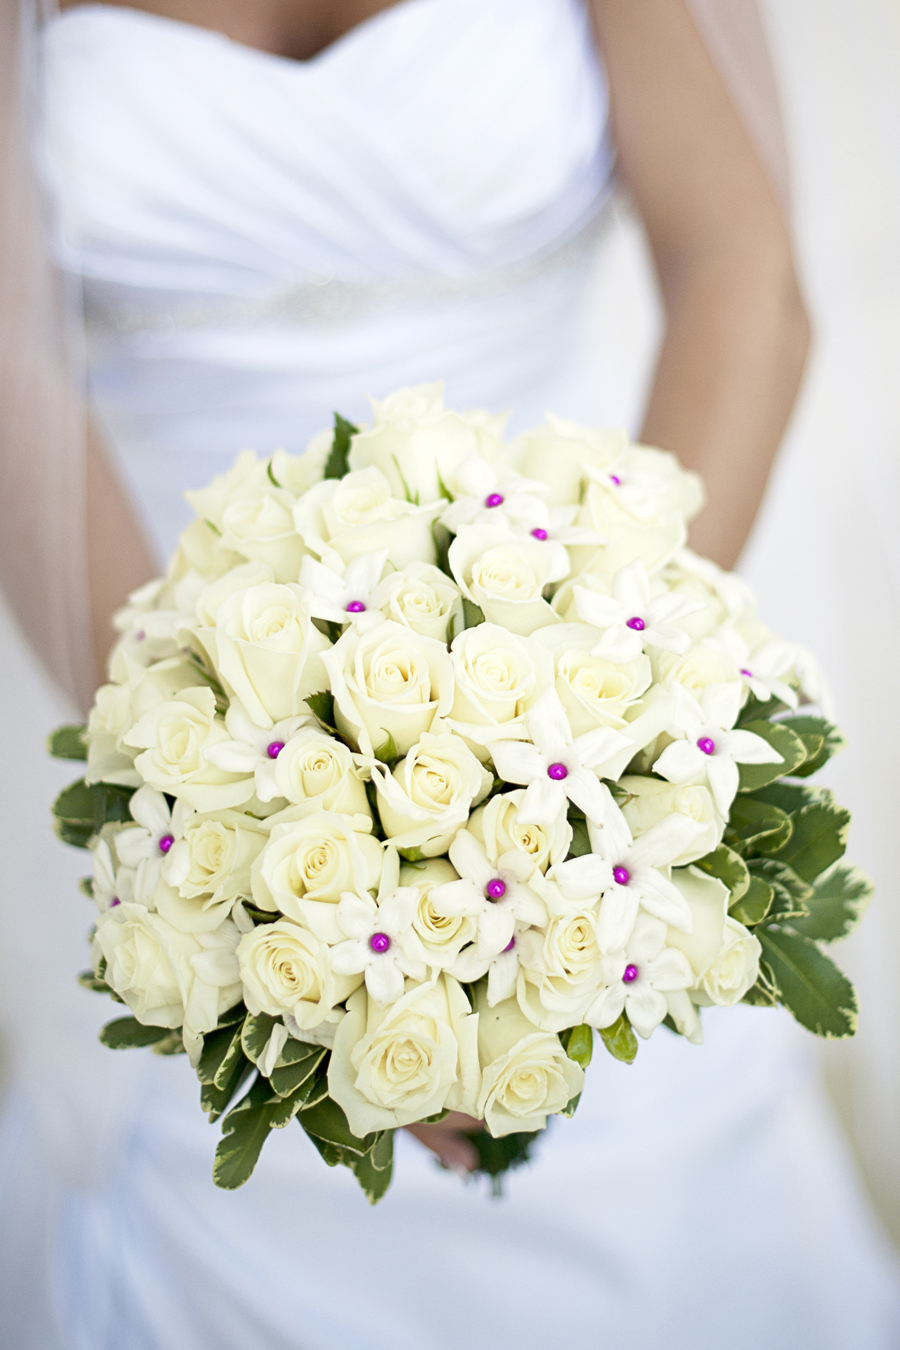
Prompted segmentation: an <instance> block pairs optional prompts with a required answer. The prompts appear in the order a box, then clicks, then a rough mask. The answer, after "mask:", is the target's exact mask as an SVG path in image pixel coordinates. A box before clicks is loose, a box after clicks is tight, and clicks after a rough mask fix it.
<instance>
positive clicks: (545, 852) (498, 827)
mask: <svg viewBox="0 0 900 1350" xmlns="http://www.w3.org/2000/svg"><path fill="white" fill-rule="evenodd" d="M524 799H525V789H524V788H517V789H516V791H515V792H503V793H498V794H497V796H496V797H492V798H491V800H490V801H489V802H488V803H487V805H486V806H479V807H478V808H477V810H475V811H473V812H472V814H471V816H470V817H469V820H468V824H467V826H466V828H467V829H468V830H469V832H470V833H471V834H474V836H475V838H476V839H477V840H478V841H479V843H482V844H483V845H484V851H485V853H486V854H487V856H488V858H489V859H490V861H491V862H494V863H496V862H499V861H500V859H501V858H502V857H503V854H504V853H508V852H509V851H510V849H517V850H518V851H519V852H520V853H525V854H527V855H528V857H529V858H530V859H531V861H532V862H533V863H534V865H535V867H539V868H540V869H541V871H542V872H546V870H547V868H548V867H549V866H550V865H551V863H558V862H562V861H563V859H564V858H565V857H566V854H567V853H568V852H569V845H570V844H571V842H572V826H571V825H570V824H569V822H568V819H567V817H566V810H565V807H563V808H562V809H561V810H560V812H559V814H558V815H557V817H556V819H555V820H554V822H553V824H552V825H549V826H548V825H531V824H528V825H523V824H521V822H520V821H519V807H520V806H521V805H522V802H523V801H524Z"/></svg>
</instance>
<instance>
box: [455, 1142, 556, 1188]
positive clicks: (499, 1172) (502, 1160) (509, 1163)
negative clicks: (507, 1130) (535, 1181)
mask: <svg viewBox="0 0 900 1350" xmlns="http://www.w3.org/2000/svg"><path fill="white" fill-rule="evenodd" d="M542 1133H543V1131H541V1130H535V1131H533V1132H528V1133H526V1132H525V1131H522V1132H521V1133H516V1134H505V1135H503V1137H502V1138H501V1139H495V1138H494V1136H493V1135H492V1134H489V1133H488V1131H487V1130H473V1131H472V1132H471V1133H467V1134H466V1138H467V1139H470V1140H471V1141H472V1143H473V1144H474V1145H475V1149H476V1152H477V1153H478V1166H477V1167H476V1169H475V1170H476V1172H480V1173H483V1174H484V1175H485V1176H488V1177H490V1178H491V1180H492V1182H493V1191H494V1196H495V1197H496V1198H497V1199H499V1197H500V1196H501V1195H502V1187H501V1181H500V1178H501V1177H502V1176H503V1174H504V1172H508V1171H510V1170H511V1169H512V1168H514V1167H521V1166H522V1165H523V1163H527V1162H531V1150H532V1147H533V1146H534V1143H535V1141H536V1140H537V1139H539V1138H540V1136H541V1134H542Z"/></svg>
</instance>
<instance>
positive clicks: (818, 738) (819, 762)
mask: <svg viewBox="0 0 900 1350" xmlns="http://www.w3.org/2000/svg"><path fill="white" fill-rule="evenodd" d="M785 725H786V726H789V727H790V728H791V730H792V731H796V733H797V735H798V736H800V737H801V738H802V740H803V744H804V745H805V746H806V760H805V761H804V763H803V764H801V765H800V767H799V768H798V769H795V771H794V772H795V773H796V775H797V777H798V778H808V777H809V775H810V774H813V773H818V771H819V769H821V768H822V766H823V765H824V764H827V763H828V761H829V760H830V759H831V757H832V755H836V754H838V753H839V751H841V750H843V749H844V747H845V746H846V744H847V738H846V736H845V735H844V734H843V732H841V731H839V730H838V728H837V727H836V726H834V724H833V723H832V722H828V721H826V719H825V718H824V717H789V718H787V719H786V722H785Z"/></svg>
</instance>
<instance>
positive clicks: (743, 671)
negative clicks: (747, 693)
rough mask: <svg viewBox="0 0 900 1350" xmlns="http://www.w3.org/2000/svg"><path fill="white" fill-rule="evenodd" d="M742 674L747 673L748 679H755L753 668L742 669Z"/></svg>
mask: <svg viewBox="0 0 900 1350" xmlns="http://www.w3.org/2000/svg"><path fill="white" fill-rule="evenodd" d="M741 674H742V675H746V676H747V679H748V680H752V679H753V671H752V670H742V671H741Z"/></svg>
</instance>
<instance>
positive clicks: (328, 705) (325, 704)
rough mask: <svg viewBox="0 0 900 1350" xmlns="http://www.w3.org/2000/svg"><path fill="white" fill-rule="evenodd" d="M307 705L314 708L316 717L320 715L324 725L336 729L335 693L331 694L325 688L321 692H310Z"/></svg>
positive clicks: (319, 717)
mask: <svg viewBox="0 0 900 1350" xmlns="http://www.w3.org/2000/svg"><path fill="white" fill-rule="evenodd" d="M306 702H307V705H308V706H309V708H310V709H311V710H312V713H313V715H314V716H315V717H318V719H319V721H320V722H321V723H322V725H323V727H325V728H327V730H329V731H333V730H334V694H330V693H329V692H328V690H327V689H323V690H322V692H321V693H319V694H310V695H309V697H308V698H307V700H306Z"/></svg>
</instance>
